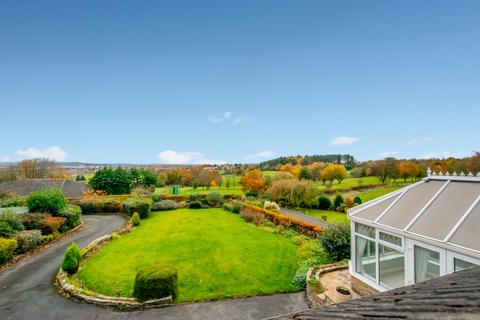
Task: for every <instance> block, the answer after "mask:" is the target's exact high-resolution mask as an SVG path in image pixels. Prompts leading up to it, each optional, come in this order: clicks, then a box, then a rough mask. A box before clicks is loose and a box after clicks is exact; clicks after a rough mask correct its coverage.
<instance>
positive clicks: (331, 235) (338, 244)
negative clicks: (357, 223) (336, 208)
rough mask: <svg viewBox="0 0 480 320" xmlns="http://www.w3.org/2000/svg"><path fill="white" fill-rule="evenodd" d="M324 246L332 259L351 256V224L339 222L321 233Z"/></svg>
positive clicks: (336, 259)
mask: <svg viewBox="0 0 480 320" xmlns="http://www.w3.org/2000/svg"><path fill="white" fill-rule="evenodd" d="M319 240H320V243H321V244H322V247H323V248H324V249H325V251H326V252H327V254H328V256H329V258H330V259H332V261H341V260H343V259H349V258H350V245H351V244H350V225H349V224H346V223H344V224H338V225H332V226H330V227H328V228H327V229H326V230H325V231H323V232H322V233H320V237H319Z"/></svg>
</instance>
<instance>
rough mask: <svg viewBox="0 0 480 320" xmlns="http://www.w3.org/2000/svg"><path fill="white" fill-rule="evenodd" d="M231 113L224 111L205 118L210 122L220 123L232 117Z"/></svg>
mask: <svg viewBox="0 0 480 320" xmlns="http://www.w3.org/2000/svg"><path fill="white" fill-rule="evenodd" d="M232 115H233V113H232V112H230V111H225V112H224V113H223V115H222V116H220V117H219V116H209V117H208V118H207V119H208V121H210V122H213V123H221V122H223V121H226V120H228V119H230V118H231V117H232Z"/></svg>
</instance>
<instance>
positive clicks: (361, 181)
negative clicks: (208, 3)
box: [316, 177, 382, 191]
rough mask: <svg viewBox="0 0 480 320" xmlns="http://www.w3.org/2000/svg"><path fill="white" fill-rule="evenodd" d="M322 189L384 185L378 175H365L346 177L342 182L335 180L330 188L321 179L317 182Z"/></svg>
mask: <svg viewBox="0 0 480 320" xmlns="http://www.w3.org/2000/svg"><path fill="white" fill-rule="evenodd" d="M316 184H317V185H318V187H319V188H320V189H321V190H339V191H343V190H349V189H351V188H352V187H359V186H365V187H368V186H377V185H382V183H381V182H380V180H379V179H378V178H377V177H363V178H346V179H345V180H343V181H342V182H341V183H338V181H337V180H335V181H334V182H333V183H332V184H331V186H330V188H327V187H326V186H325V185H324V184H323V183H322V182H321V181H318V182H317V183H316Z"/></svg>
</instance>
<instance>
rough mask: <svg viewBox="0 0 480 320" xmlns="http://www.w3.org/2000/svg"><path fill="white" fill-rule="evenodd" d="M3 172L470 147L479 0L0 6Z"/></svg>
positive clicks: (474, 144) (465, 151)
mask: <svg viewBox="0 0 480 320" xmlns="http://www.w3.org/2000/svg"><path fill="white" fill-rule="evenodd" d="M0 48H1V50H0V108H1V122H0V137H2V138H1V139H0V141H1V142H0V160H4V161H5V160H17V159H23V158H28V157H33V156H49V157H52V158H55V159H57V160H65V161H89V162H134V163H160V162H174V163H197V162H257V161H261V160H263V159H268V158H272V157H276V156H280V155H293V154H314V153H315V154H325V153H351V154H353V155H354V156H356V157H357V158H358V159H361V160H366V159H378V158H381V157H383V156H385V155H394V156H396V157H399V158H404V157H432V156H437V157H443V156H449V155H453V156H466V155H469V154H471V153H472V152H473V151H474V150H478V149H479V147H478V137H479V130H478V127H479V124H480V105H479V101H480V1H433V0H432V1H427V0H425V1H353V0H352V1H275V0H274V1H169V2H167V1H113V0H111V1H87V0H85V1H31V2H27V1H19V0H14V1H2V2H1V3H0Z"/></svg>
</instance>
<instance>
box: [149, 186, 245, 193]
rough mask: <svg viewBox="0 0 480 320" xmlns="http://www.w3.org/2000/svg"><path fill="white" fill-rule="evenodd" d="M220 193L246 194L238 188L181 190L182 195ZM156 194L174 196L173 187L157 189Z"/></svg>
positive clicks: (188, 188)
mask: <svg viewBox="0 0 480 320" xmlns="http://www.w3.org/2000/svg"><path fill="white" fill-rule="evenodd" d="M214 191H216V192H220V193H222V194H239V195H243V194H244V192H243V190H242V188H240V187H236V188H225V187H221V188H210V189H207V188H202V187H199V188H197V189H193V188H192V187H185V188H180V194H209V193H210V192H214ZM155 193H158V194H172V187H162V188H155Z"/></svg>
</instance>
